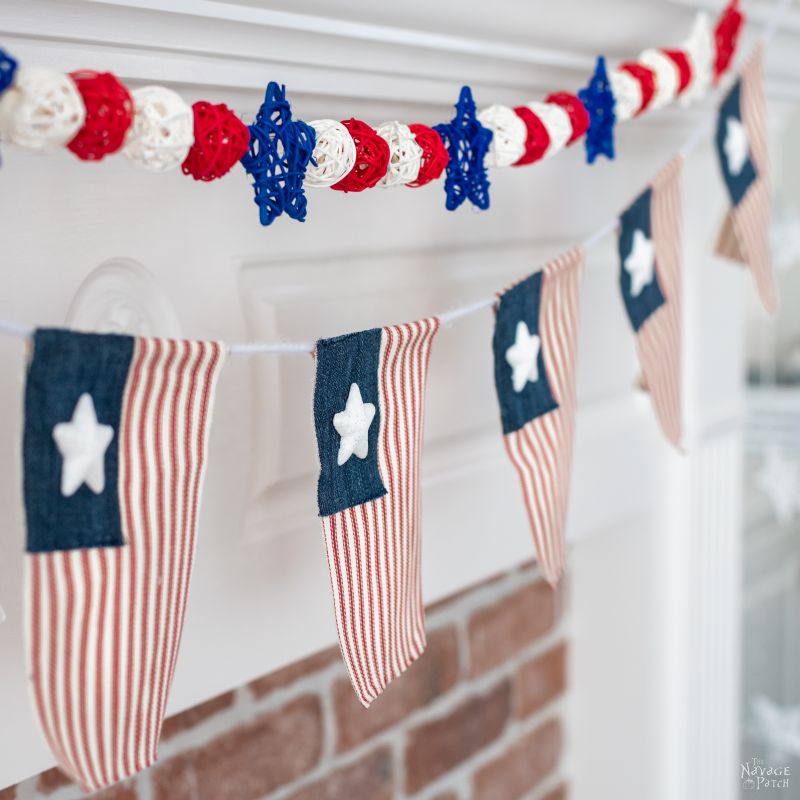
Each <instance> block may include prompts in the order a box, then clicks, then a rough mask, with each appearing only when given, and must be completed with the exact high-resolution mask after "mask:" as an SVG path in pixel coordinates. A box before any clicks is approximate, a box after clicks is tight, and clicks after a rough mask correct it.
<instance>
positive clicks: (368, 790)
mask: <svg viewBox="0 0 800 800" xmlns="http://www.w3.org/2000/svg"><path fill="white" fill-rule="evenodd" d="M393 797H394V770H393V765H392V751H391V750H390V749H389V748H388V747H384V748H381V749H380V750H376V751H374V752H373V753H370V754H369V755H367V756H365V757H364V758H362V759H361V760H360V761H357V762H356V763H355V764H350V765H348V766H346V767H342V768H341V769H338V770H336V771H335V772H333V773H331V774H330V775H328V776H327V777H326V778H323V779H322V780H321V781H317V782H316V783H313V784H311V786H307V787H306V788H305V789H301V790H300V791H299V792H295V793H294V794H293V795H290V797H289V798H288V800H346V799H347V800H360V799H361V798H363V800H392V798H393Z"/></svg>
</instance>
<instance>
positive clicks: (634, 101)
mask: <svg viewBox="0 0 800 800" xmlns="http://www.w3.org/2000/svg"><path fill="white" fill-rule="evenodd" d="M608 82H609V83H610V84H611V93H612V94H613V95H614V114H616V116H617V119H618V120H622V121H625V120H628V119H632V118H633V117H635V116H636V114H637V113H638V112H639V109H640V108H641V107H642V87H641V85H640V84H639V81H637V80H636V78H634V77H633V75H631V73H630V72H627V71H626V70H624V69H612V70H611V71H610V72H609V73H608Z"/></svg>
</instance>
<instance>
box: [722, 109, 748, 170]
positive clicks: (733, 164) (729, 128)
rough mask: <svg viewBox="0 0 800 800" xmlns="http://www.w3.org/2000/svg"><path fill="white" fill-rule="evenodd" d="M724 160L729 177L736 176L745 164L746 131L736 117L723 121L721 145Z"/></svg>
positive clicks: (746, 151) (746, 150)
mask: <svg viewBox="0 0 800 800" xmlns="http://www.w3.org/2000/svg"><path fill="white" fill-rule="evenodd" d="M722 149H723V150H724V151H725V159H726V161H727V162H728V171H729V172H730V173H731V175H734V176H735V175H738V174H739V173H740V172H741V171H742V170H743V169H744V165H745V164H746V163H747V154H748V153H749V147H748V144H747V131H746V130H745V127H744V125H742V123H741V122H740V121H739V120H738V119H736V117H728V118H727V119H726V120H725V141H724V142H723V143H722Z"/></svg>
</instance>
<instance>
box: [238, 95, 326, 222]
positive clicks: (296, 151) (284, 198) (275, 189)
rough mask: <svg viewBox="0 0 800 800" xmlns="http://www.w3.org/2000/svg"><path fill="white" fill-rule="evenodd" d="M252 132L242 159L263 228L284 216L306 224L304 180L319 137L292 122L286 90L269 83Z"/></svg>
mask: <svg viewBox="0 0 800 800" xmlns="http://www.w3.org/2000/svg"><path fill="white" fill-rule="evenodd" d="M249 130H250V146H249V148H248V150H247V153H245V155H244V156H243V157H242V166H243V167H244V168H245V170H247V173H248V174H249V175H250V176H251V177H252V178H253V188H254V189H255V198H254V200H255V203H256V205H257V206H258V208H259V216H260V219H261V224H262V225H269V224H271V223H272V221H273V220H274V219H276V218H277V217H279V216H280V215H281V214H283V213H284V212H286V213H287V214H288V215H289V216H290V217H291V218H292V219H296V220H298V221H299V222H303V221H304V220H305V218H306V195H305V192H304V191H303V179H304V178H305V174H306V167H307V166H308V162H309V160H310V158H311V155H312V154H313V152H314V143H315V141H316V133H315V131H314V129H313V128H312V127H311V126H310V125H307V124H306V123H305V122H301V121H300V120H293V119H292V109H291V106H290V105H289V101H288V100H287V99H286V87H285V86H278V84H277V83H275V82H274V81H271V82H270V84H269V86H267V91H266V94H265V95H264V102H263V103H262V104H261V108H260V109H259V110H258V114H257V115H256V121H255V122H254V123H253V124H252V125H250V126H249Z"/></svg>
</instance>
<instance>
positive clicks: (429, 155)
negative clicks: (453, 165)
mask: <svg viewBox="0 0 800 800" xmlns="http://www.w3.org/2000/svg"><path fill="white" fill-rule="evenodd" d="M408 127H409V128H410V130H411V133H413V134H414V138H415V139H416V140H417V144H418V145H419V146H420V147H421V148H422V158H421V159H420V164H419V175H418V176H417V179H416V180H415V181H411V183H407V184H406V186H410V187H411V188H412V189H416V188H417V187H418V186H424V185H425V184H426V183H430V182H431V181H435V180H436V179H437V178H438V177H439V176H440V175H441V174H442V172H444V168H445V167H446V166H447V163H448V162H449V161H450V155H449V154H448V152H447V148H446V147H445V146H444V142H443V141H442V137H441V136H439V134H438V133H436V131H435V130H434V129H433V128H429V127H428V126H427V125H420V124H419V123H416V122H415V123H414V124H413V125H409V126H408Z"/></svg>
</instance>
